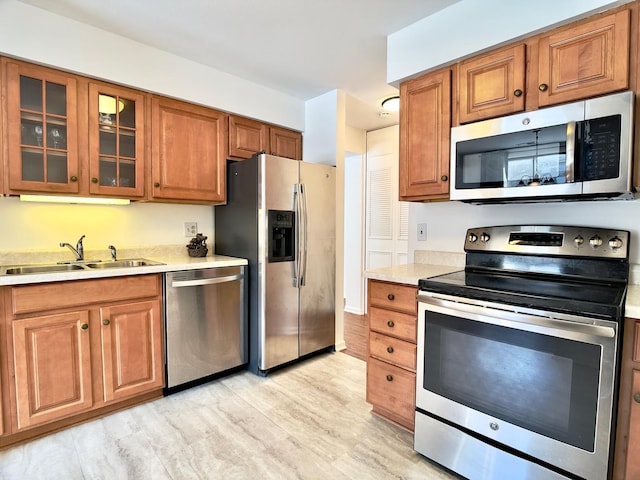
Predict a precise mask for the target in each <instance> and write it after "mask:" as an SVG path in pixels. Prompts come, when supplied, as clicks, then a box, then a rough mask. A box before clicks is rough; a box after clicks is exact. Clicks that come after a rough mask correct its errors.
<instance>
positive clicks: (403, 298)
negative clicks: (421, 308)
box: [369, 281, 418, 314]
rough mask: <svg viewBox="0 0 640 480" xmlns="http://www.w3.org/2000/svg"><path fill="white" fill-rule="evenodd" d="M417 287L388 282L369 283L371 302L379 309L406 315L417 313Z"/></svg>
mask: <svg viewBox="0 0 640 480" xmlns="http://www.w3.org/2000/svg"><path fill="white" fill-rule="evenodd" d="M417 293H418V289H417V288H416V287H412V286H407V285H399V284H397V283H388V282H378V281H370V282H369V302H370V303H371V305H376V306H378V307H383V308H390V309H393V310H399V311H401V312H406V313H414V314H415V313H417V312H418V304H417V301H416V294H417Z"/></svg>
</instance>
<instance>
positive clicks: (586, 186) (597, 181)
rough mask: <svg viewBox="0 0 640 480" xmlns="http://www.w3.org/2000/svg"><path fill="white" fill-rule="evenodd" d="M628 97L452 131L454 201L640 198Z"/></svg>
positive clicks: (631, 103)
mask: <svg viewBox="0 0 640 480" xmlns="http://www.w3.org/2000/svg"><path fill="white" fill-rule="evenodd" d="M633 109H634V94H633V92H630V91H627V92H622V93H617V94H613V95H607V96H604V97H599V98H593V99H589V100H583V101H580V102H575V103H570V104H566V105H560V106H555V107H549V108H544V109H540V110H536V111H532V112H525V113H519V114H515V115H510V116H507V117H501V118H495V119H491V120H485V121H481V122H475V123H471V124H468V125H461V126H458V127H454V128H452V129H451V190H450V198H451V200H461V201H465V202H474V203H485V202H486V203H491V202H494V203H496V202H514V201H521V202H532V201H551V200H587V199H597V198H633V193H632V184H631V182H632V176H631V175H632V174H631V169H632V163H633V162H632V148H633Z"/></svg>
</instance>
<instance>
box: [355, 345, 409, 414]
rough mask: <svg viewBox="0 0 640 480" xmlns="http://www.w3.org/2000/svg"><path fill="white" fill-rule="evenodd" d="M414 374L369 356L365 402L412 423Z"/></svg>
mask: <svg viewBox="0 0 640 480" xmlns="http://www.w3.org/2000/svg"><path fill="white" fill-rule="evenodd" d="M415 397H416V375H415V373H411V372H408V371H407V370H404V369H402V368H400V367H394V366H393V365H389V364H388V363H385V362H382V361H380V360H377V359H375V358H371V357H369V360H368V362H367V402H369V403H371V404H373V405H374V407H375V406H377V407H380V408H382V409H384V410H386V411H389V412H393V413H394V414H395V415H397V416H399V417H401V418H402V419H404V420H405V421H406V422H402V423H407V424H409V425H413V417H414V410H415Z"/></svg>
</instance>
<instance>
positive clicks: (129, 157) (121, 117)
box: [89, 82, 146, 198]
mask: <svg viewBox="0 0 640 480" xmlns="http://www.w3.org/2000/svg"><path fill="white" fill-rule="evenodd" d="M145 99H146V96H145V95H144V94H143V93H141V92H137V91H135V90H129V89H126V88H121V87H117V86H113V85H107V84H102V83H93V82H92V83H90V84H89V178H90V183H89V192H90V193H91V194H101V195H110V196H126V197H130V198H135V197H142V196H144V173H145V155H144V154H145V143H144V142H145V123H144V118H145V115H144V112H145Z"/></svg>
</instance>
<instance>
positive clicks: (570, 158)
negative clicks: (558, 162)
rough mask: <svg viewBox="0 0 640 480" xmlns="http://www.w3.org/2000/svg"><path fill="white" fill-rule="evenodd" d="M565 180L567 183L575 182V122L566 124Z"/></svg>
mask: <svg viewBox="0 0 640 480" xmlns="http://www.w3.org/2000/svg"><path fill="white" fill-rule="evenodd" d="M565 152H566V153H565V179H566V182H567V183H573V182H575V181H576V176H575V155H576V122H568V123H567V143H566V147H565Z"/></svg>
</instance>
